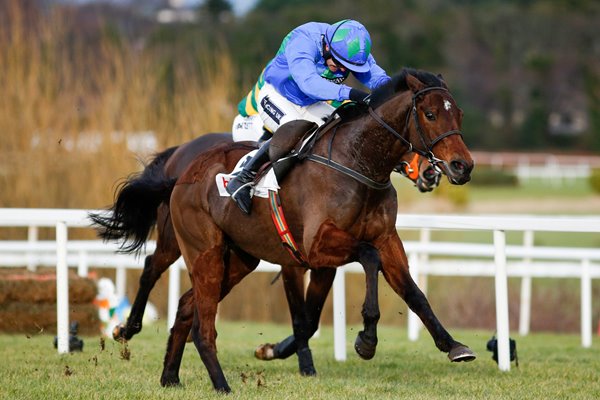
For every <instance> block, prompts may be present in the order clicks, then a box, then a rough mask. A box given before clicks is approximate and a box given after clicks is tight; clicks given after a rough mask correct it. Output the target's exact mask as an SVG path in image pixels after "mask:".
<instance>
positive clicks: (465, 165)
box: [444, 160, 474, 185]
mask: <svg viewBox="0 0 600 400" xmlns="http://www.w3.org/2000/svg"><path fill="white" fill-rule="evenodd" d="M473 165H474V164H473V161H471V162H467V161H465V160H452V161H450V164H449V165H448V164H446V165H444V166H445V167H446V168H445V169H446V170H445V171H444V172H445V173H446V175H447V176H448V180H449V181H450V183H452V184H453V185H464V184H465V183H467V182H469V181H470V180H471V171H472V170H473Z"/></svg>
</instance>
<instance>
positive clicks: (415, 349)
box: [0, 321, 600, 400]
mask: <svg viewBox="0 0 600 400" xmlns="http://www.w3.org/2000/svg"><path fill="white" fill-rule="evenodd" d="M359 329H360V328H359V327H357V326H353V327H348V331H347V333H348V338H347V339H348V340H347V349H348V360H347V361H346V362H337V361H335V360H334V357H333V343H332V329H331V327H324V328H323V329H322V331H321V335H320V337H319V338H316V339H313V340H311V346H312V350H313V356H314V359H315V366H316V368H317V371H318V376H317V377H302V376H300V375H299V373H298V367H297V361H296V357H295V356H292V357H290V358H289V359H287V360H283V361H282V360H277V361H270V362H264V361H259V360H256V359H255V358H254V357H253V350H254V348H255V346H256V345H257V344H260V343H264V342H268V341H271V342H273V341H276V340H280V339H282V338H283V337H285V336H286V335H287V334H288V333H290V328H289V327H288V326H283V325H272V324H257V323H243V322H224V321H221V322H219V324H218V331H219V338H218V342H217V345H218V348H219V358H220V361H221V364H222V366H223V369H224V372H225V375H226V377H227V379H228V381H229V384H230V386H231V388H232V390H233V393H232V394H231V395H229V396H227V397H225V396H224V395H221V394H217V393H215V392H214V391H213V389H212V385H211V383H210V379H209V378H208V374H207V372H206V369H205V368H204V366H203V364H202V362H201V360H200V358H199V356H198V354H197V352H196V350H195V348H194V346H193V344H191V343H190V344H188V345H187V346H186V352H185V355H184V358H183V362H182V369H181V373H180V377H181V381H182V386H181V387H177V388H162V387H160V385H159V377H160V373H161V370H162V359H163V356H164V349H165V343H166V338H167V334H166V330H165V329H164V328H163V327H162V325H161V327H159V326H158V325H154V326H149V327H146V328H145V329H144V331H143V332H142V333H141V334H140V335H139V336H137V337H135V338H134V339H133V340H132V341H131V342H130V343H129V344H128V347H127V348H128V350H129V351H130V354H131V356H130V359H129V360H125V359H123V357H122V356H123V345H121V344H118V343H116V342H113V341H112V340H106V343H105V348H104V350H101V347H100V338H99V337H84V338H83V339H84V341H85V347H84V351H83V352H81V353H72V354H68V355H58V354H57V353H56V350H55V349H54V348H53V346H52V340H53V336H52V335H47V334H37V335H30V336H26V335H24V334H19V335H6V334H4V335H0V348H1V349H2V350H1V352H2V362H1V363H0V398H2V399H144V400H146V399H178V400H183V399H212V398H215V399H217V398H218V399H221V398H228V399H261V400H263V399H392V398H393V399H596V398H600V378H599V376H600V346H599V344H598V339H597V338H594V340H595V343H594V345H593V346H592V348H591V349H583V348H582V347H581V346H580V337H579V336H577V335H553V334H532V335H530V336H527V337H518V336H517V335H516V334H512V337H513V338H515V339H516V340H517V347H518V355H519V362H520V363H519V367H518V368H516V367H515V364H514V363H512V365H511V367H512V368H511V371H510V372H500V371H499V370H498V368H497V365H496V364H495V362H494V361H493V360H492V359H491V353H490V352H488V351H486V343H487V340H488V339H489V338H490V336H491V332H482V331H454V332H451V333H452V334H453V336H454V337H455V338H456V339H457V340H459V341H462V342H464V343H465V344H468V345H469V346H470V347H471V348H472V349H473V350H474V351H475V352H476V353H477V354H478V359H477V360H475V361H474V362H471V363H460V364H453V363H450V362H449V361H448V359H447V358H446V355H445V354H444V353H440V352H439V351H438V350H437V349H436V348H435V347H434V345H433V342H432V340H431V337H430V336H429V335H428V334H427V333H426V332H425V333H422V334H421V337H420V339H419V340H418V341H417V342H410V341H408V340H407V338H406V329H397V328H391V327H383V326H382V327H380V329H379V346H378V349H377V354H376V356H375V358H374V359H373V360H371V361H363V360H361V359H359V358H358V356H357V355H356V354H355V353H354V351H353V349H352V343H353V341H354V338H355V335H356V333H357V331H358V330H359Z"/></svg>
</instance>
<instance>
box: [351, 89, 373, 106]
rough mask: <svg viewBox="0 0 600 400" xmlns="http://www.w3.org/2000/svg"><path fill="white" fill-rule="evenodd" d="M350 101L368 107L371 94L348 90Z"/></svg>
mask: <svg viewBox="0 0 600 400" xmlns="http://www.w3.org/2000/svg"><path fill="white" fill-rule="evenodd" d="M349 97H350V100H352V101H355V102H357V103H358V104H363V105H365V106H368V105H369V103H370V102H371V94H370V93H367V92H363V91H362V90H359V89H354V88H352V89H350V96H349Z"/></svg>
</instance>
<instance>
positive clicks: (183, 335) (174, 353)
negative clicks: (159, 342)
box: [160, 289, 194, 386]
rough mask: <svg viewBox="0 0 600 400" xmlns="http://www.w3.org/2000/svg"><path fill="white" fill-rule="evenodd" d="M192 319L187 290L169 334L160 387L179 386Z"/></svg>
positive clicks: (192, 304) (191, 298)
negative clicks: (180, 371)
mask: <svg viewBox="0 0 600 400" xmlns="http://www.w3.org/2000/svg"><path fill="white" fill-rule="evenodd" d="M193 317H194V295H193V292H192V289H190V290H188V291H187V292H185V293H184V294H183V296H181V298H180V299H179V305H178V308H177V315H176V317H175V323H174V324H173V327H172V328H171V332H170V334H169V341H168V342H167V352H166V354H165V359H164V362H163V372H162V375H161V377H160V384H161V385H162V386H175V385H179V367H180V366H181V358H182V357H183V351H184V349H185V343H186V341H187V338H188V335H189V333H190V329H191V328H192V322H193Z"/></svg>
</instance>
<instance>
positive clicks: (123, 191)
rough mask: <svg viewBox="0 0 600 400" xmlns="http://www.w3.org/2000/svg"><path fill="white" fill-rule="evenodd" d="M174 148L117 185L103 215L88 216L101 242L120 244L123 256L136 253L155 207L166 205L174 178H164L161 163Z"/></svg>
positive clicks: (149, 228)
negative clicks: (108, 207) (110, 241)
mask: <svg viewBox="0 0 600 400" xmlns="http://www.w3.org/2000/svg"><path fill="white" fill-rule="evenodd" d="M176 149H177V147H171V148H169V149H167V150H165V151H163V152H161V153H159V154H157V155H156V156H155V157H154V159H153V160H152V161H151V162H150V164H148V165H147V166H146V167H145V168H144V170H143V171H142V172H141V173H138V174H134V175H131V176H130V177H128V178H127V179H126V180H125V182H123V183H122V184H120V185H119V187H118V188H117V192H116V201H115V203H114V204H113V206H112V207H111V208H110V209H109V210H107V212H106V213H90V214H89V217H90V219H91V220H92V221H93V224H94V225H95V227H96V230H97V232H98V236H100V237H101V238H102V239H103V240H105V241H109V240H116V241H120V242H122V243H121V251H122V252H123V253H134V252H136V253H137V252H139V251H140V250H141V249H142V246H143V245H144V244H145V243H146V241H147V240H148V237H149V236H150V233H151V232H152V228H153V227H154V225H155V224H156V218H157V213H158V206H159V205H160V204H161V203H163V202H168V201H169V199H170V197H171V192H172V191H173V188H174V187H175V182H176V181H177V178H173V177H168V176H167V175H166V173H165V168H164V167H165V163H166V162H167V160H168V159H169V157H171V155H172V154H173V153H174V152H175V150H176Z"/></svg>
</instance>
